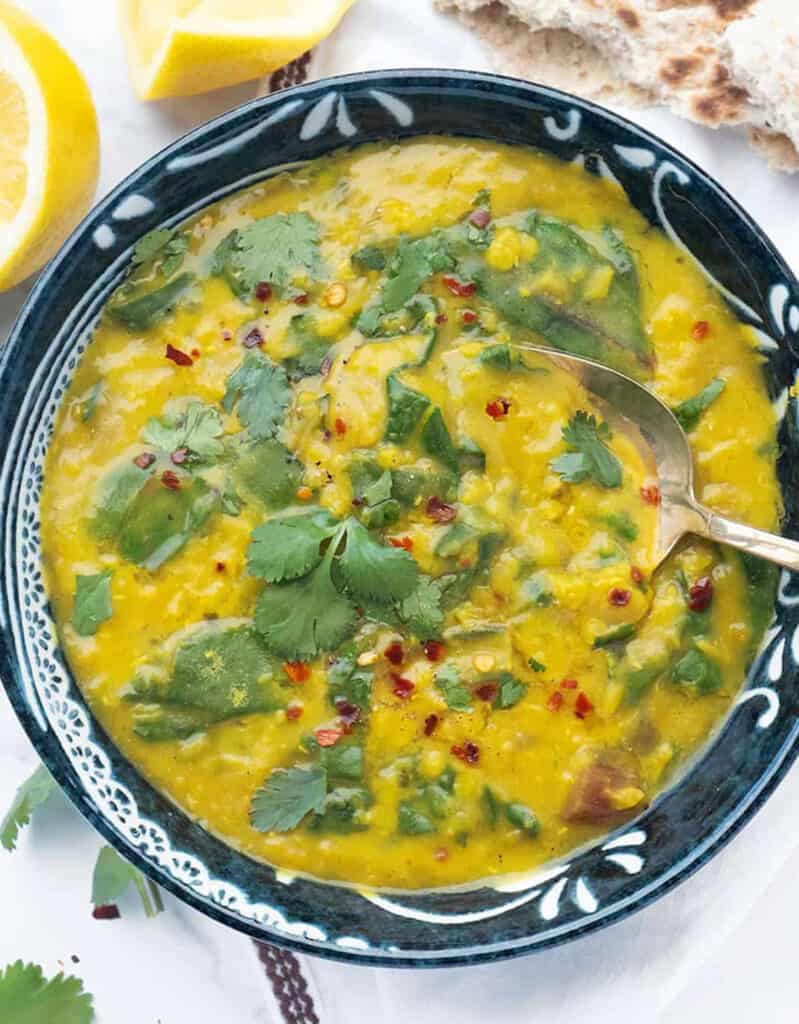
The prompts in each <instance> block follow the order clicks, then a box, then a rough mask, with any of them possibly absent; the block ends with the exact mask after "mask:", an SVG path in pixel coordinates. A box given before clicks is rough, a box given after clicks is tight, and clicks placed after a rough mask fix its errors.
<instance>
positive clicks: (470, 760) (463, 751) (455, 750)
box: [450, 740, 480, 764]
mask: <svg viewBox="0 0 799 1024" xmlns="http://www.w3.org/2000/svg"><path fill="white" fill-rule="evenodd" d="M450 753H452V754H454V755H455V757H458V758H460V760H461V761H463V762H464V763H465V764H477V762H478V761H479V760H480V748H479V747H478V746H477V744H476V743H472V741H471V740H467V741H466V742H465V743H463V744H460V745H458V744H455V746H453V747H450Z"/></svg>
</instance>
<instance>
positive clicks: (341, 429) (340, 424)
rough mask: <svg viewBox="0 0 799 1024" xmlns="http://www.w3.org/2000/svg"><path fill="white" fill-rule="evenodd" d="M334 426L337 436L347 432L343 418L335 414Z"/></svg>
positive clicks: (342, 435)
mask: <svg viewBox="0 0 799 1024" xmlns="http://www.w3.org/2000/svg"><path fill="white" fill-rule="evenodd" d="M334 426H335V428H336V433H337V434H338V436H339V437H344V435H345V434H346V433H347V424H346V423H345V422H344V420H342V419H341V418H340V417H338V416H337V417H336V422H335V423H334Z"/></svg>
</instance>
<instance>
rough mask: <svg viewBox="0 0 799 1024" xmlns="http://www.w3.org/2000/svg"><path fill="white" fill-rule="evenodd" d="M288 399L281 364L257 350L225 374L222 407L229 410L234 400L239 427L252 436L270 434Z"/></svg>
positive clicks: (285, 380)
mask: <svg viewBox="0 0 799 1024" xmlns="http://www.w3.org/2000/svg"><path fill="white" fill-rule="evenodd" d="M290 402H291V388H290V386H289V382H288V377H287V375H286V371H285V370H284V369H283V367H282V366H278V365H277V363H273V362H272V360H271V359H270V358H269V357H268V356H265V355H264V354H263V353H262V352H259V351H257V350H255V351H253V352H250V353H248V355H247V356H246V358H245V360H244V362H243V363H242V364H241V366H239V368H238V369H237V370H234V372H233V373H232V374H231V375H230V376H229V377H228V379H227V388H226V390H225V396H224V398H223V399H222V408H223V409H224V410H225V412H232V410H233V407H234V406H235V405H236V403H238V410H237V411H238V416H239V420H240V421H241V424H242V426H244V427H246V428H247V429H248V430H249V432H250V436H251V437H253V438H256V439H264V438H270V437H274V435H275V434H276V433H277V430H278V427H279V426H280V424H281V423H282V422H283V419H284V417H285V413H286V409H287V408H288V406H289V403H290Z"/></svg>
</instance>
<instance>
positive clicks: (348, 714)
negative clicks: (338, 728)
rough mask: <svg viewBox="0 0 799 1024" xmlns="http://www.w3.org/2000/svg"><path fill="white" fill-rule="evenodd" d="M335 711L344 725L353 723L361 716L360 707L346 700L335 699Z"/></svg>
mask: <svg viewBox="0 0 799 1024" xmlns="http://www.w3.org/2000/svg"><path fill="white" fill-rule="evenodd" d="M336 711H338V714H339V718H340V719H341V720H342V722H344V724H345V725H355V723H356V722H357V721H358V719H359V718H360V717H361V709H360V708H359V707H358V705H357V704H353V703H351V702H350V701H348V700H341V699H339V700H337V701H336Z"/></svg>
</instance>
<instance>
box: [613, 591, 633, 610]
mask: <svg viewBox="0 0 799 1024" xmlns="http://www.w3.org/2000/svg"><path fill="white" fill-rule="evenodd" d="M632 596H633V595H632V594H631V593H630V591H629V590H625V589H624V587H613V588H612V589H611V591H610V593H609V594H608V601H609V602H610V603H611V604H612V605H614V606H615V607H616V608H624V607H625V606H626V605H628V604H629V603H630V598H631V597H632Z"/></svg>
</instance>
